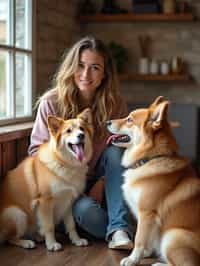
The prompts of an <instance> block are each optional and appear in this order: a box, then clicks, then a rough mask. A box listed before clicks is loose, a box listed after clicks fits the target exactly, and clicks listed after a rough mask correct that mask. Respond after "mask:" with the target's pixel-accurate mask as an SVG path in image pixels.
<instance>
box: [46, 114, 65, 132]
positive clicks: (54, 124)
mask: <svg viewBox="0 0 200 266" xmlns="http://www.w3.org/2000/svg"><path fill="white" fill-rule="evenodd" d="M62 124H63V120H62V119H61V118H58V117H56V116H52V115H49V116H48V128H49V131H50V132H51V134H52V135H56V133H57V132H58V129H59V128H60V127H61V125H62Z"/></svg>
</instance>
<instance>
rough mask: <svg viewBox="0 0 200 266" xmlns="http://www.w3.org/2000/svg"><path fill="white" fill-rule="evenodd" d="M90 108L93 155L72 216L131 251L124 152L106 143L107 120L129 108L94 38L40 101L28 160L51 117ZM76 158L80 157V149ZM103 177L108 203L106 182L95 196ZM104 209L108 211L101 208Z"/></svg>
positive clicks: (77, 48)
mask: <svg viewBox="0 0 200 266" xmlns="http://www.w3.org/2000/svg"><path fill="white" fill-rule="evenodd" d="M87 107H89V108H90V109H91V110H92V116H93V117H92V118H93V119H92V120H93V125H94V137H93V139H92V141H93V155H92V159H91V160H90V162H89V171H88V174H87V176H88V180H87V185H86V190H85V193H86V194H87V196H82V197H80V198H79V199H78V200H77V201H76V202H75V204H74V206H73V215H74V218H75V221H76V223H77V224H78V226H80V227H81V228H82V229H83V230H85V231H86V232H87V233H89V234H91V235H93V236H95V237H97V238H106V240H108V241H109V244H108V247H109V248H114V249H130V248H132V246H133V244H132V241H131V239H130V236H131V235H132V230H131V222H130V219H129V213H128V210H127V207H126V205H125V202H124V200H123V197H122V191H121V184H122V182H123V177H122V172H123V170H124V169H123V168H122V167H121V164H120V162H121V156H122V153H123V150H122V149H120V148H119V147H114V146H107V144H106V140H107V138H108V132H107V130H106V121H107V120H110V119H115V118H121V117H124V116H126V114H127V107H126V104H125V102H124V100H123V98H122V97H121V95H120V92H119V87H118V82H117V76H116V69H115V65H114V64H113V60H112V57H111V55H110V52H109V50H108V48H107V46H106V45H105V44H104V43H103V42H102V41H101V40H98V39H96V38H94V37H85V38H83V39H81V40H79V41H78V42H77V43H75V44H74V45H73V46H72V48H71V49H70V50H69V51H68V53H67V54H66V55H65V57H64V60H63V62H62V64H61V66H60V67H59V69H58V72H57V74H56V76H55V80H54V84H53V88H52V89H51V90H50V91H48V92H47V93H45V94H44V95H43V96H42V97H41V99H40V101H39V107H38V112H37V117H36V121H35V124H34V128H33V132H32V135H31V145H30V147H29V153H30V155H35V154H36V153H37V151H38V147H39V145H41V144H42V143H44V142H46V141H48V139H49V134H48V126H47V119H48V115H55V116H61V117H62V118H64V119H73V118H74V117H76V115H77V114H78V113H79V112H81V111H82V110H83V109H84V108H87ZM71 148H72V149H73V151H76V149H77V147H75V146H71ZM77 154H78V158H82V154H81V151H80V149H79V150H78V152H77ZM102 176H105V201H106V202H104V203H103V202H102V198H103V189H104V187H103V185H102V184H104V183H103V182H100V184H101V186H100V189H101V190H100V191H99V193H98V197H96V195H95V193H93V186H94V184H95V183H96V182H97V180H100V179H101V177H102ZM101 180H102V181H103V179H101ZM91 196H93V198H92V197H91ZM97 200H98V202H97ZM101 203H102V205H101ZM105 204H106V206H107V209H105V208H103V207H102V206H105Z"/></svg>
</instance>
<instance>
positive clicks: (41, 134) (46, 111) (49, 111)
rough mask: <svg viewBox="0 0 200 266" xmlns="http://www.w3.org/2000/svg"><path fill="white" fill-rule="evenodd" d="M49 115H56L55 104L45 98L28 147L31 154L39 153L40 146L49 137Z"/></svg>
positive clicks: (40, 105)
mask: <svg viewBox="0 0 200 266" xmlns="http://www.w3.org/2000/svg"><path fill="white" fill-rule="evenodd" d="M49 115H56V112H55V109H54V106H53V104H52V102H51V101H50V100H47V99H43V100H41V102H40V104H39V107H38V111H37V116H36V119H35V123H34V126H33V130H32V133H31V140H30V146H29V148H28V154H29V155H31V156H34V155H35V154H36V153H37V150H38V147H39V146H40V145H41V144H42V143H44V142H46V141H48V139H49V131H48V125H47V117H48V116H49Z"/></svg>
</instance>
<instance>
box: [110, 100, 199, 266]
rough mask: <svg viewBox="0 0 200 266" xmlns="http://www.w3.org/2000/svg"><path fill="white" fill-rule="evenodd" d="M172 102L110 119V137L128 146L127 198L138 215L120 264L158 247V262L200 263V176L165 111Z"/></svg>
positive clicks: (180, 265) (176, 265)
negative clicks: (129, 247)
mask: <svg viewBox="0 0 200 266" xmlns="http://www.w3.org/2000/svg"><path fill="white" fill-rule="evenodd" d="M168 106H169V102H168V101H165V100H164V98H163V97H162V96H160V97H158V98H157V99H156V100H155V101H154V102H153V103H152V104H151V105H150V106H149V108H144V109H136V110H135V111H133V112H131V113H130V114H129V115H128V117H126V118H124V119H118V120H111V121H108V122H107V128H108V130H109V131H110V132H111V133H112V134H114V135H112V136H111V137H110V138H109V141H108V142H109V143H112V144H113V145H116V146H119V147H124V148H125V151H124V154H123V157H122V165H123V166H124V167H125V168H126V170H125V172H124V184H123V185H122V190H123V194H124V198H125V200H126V202H127V204H128V206H129V208H130V210H131V211H132V213H133V214H134V216H135V217H136V219H137V221H138V223H137V231H136V236H135V246H134V249H133V251H132V253H131V254H130V255H129V256H128V257H125V258H123V259H122V260H121V263H120V265H121V266H133V265H138V264H139V263H140V261H141V259H142V258H144V257H147V256H148V257H149V256H151V254H152V253H157V255H159V256H160V257H161V259H162V261H164V262H162V263H161V262H157V263H155V264H153V265H154V266H164V265H166V266H167V265H168V266H199V265H200V180H199V179H198V177H197V175H196V173H195V171H194V170H193V168H192V167H191V165H190V163H189V161H188V160H187V159H186V158H183V157H182V156H180V155H179V154H178V146H177V143H176V140H175V138H174V136H173V134H172V130H171V127H172V126H173V125H174V123H170V122H169V121H168V117H167V110H168Z"/></svg>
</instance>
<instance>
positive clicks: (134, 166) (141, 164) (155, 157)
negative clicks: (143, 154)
mask: <svg viewBox="0 0 200 266" xmlns="http://www.w3.org/2000/svg"><path fill="white" fill-rule="evenodd" d="M173 155H174V154H173ZM169 156H172V155H164V154H162V155H156V156H153V157H151V158H143V159H140V160H138V161H136V162H135V163H134V164H133V165H132V167H130V168H132V169H136V168H138V167H140V166H143V165H144V164H146V163H148V162H149V161H151V160H154V159H157V158H161V157H169Z"/></svg>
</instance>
